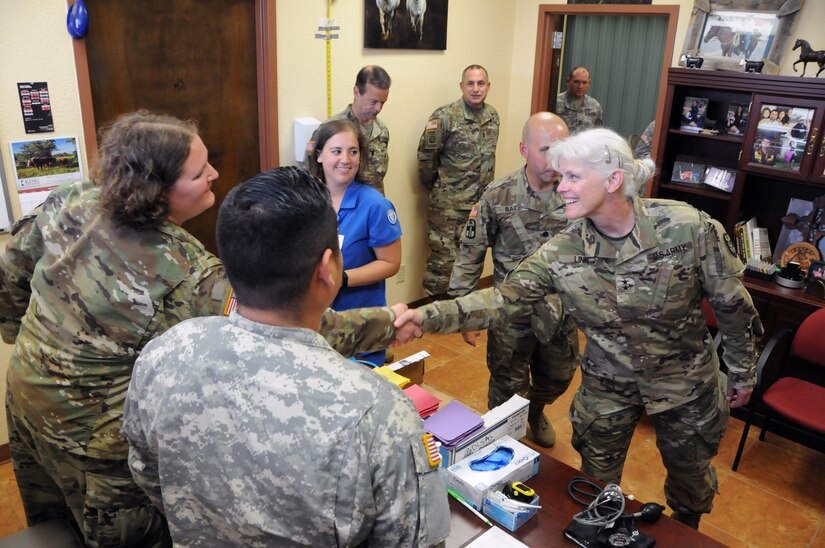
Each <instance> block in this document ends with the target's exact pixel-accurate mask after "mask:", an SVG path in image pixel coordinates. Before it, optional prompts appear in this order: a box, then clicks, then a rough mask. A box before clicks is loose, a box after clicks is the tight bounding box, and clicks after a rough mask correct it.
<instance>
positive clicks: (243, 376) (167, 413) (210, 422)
mask: <svg viewBox="0 0 825 548" xmlns="http://www.w3.org/2000/svg"><path fill="white" fill-rule="evenodd" d="M337 227H338V222H337V217H336V214H335V210H334V209H333V207H332V201H331V199H330V196H329V192H328V191H327V189H326V187H325V186H324V185H323V183H321V182H320V181H319V180H317V179H315V178H314V177H312V176H310V175H309V174H308V173H307V172H306V171H304V170H301V169H298V168H294V167H287V168H279V169H275V170H272V171H269V172H266V173H262V174H259V175H256V176H255V177H253V178H252V179H250V180H249V181H247V182H245V183H242V184H241V185H238V186H236V187H235V188H234V189H232V191H231V192H230V193H229V194H228V195H227V197H226V199H225V200H224V202H223V204H222V205H221V208H220V212H219V214H218V228H217V240H218V249H219V251H220V254H221V257H222V258H223V260H224V264H225V266H226V271H227V274H228V276H229V280H230V281H231V282H232V285H233V287H234V288H235V289H236V290H237V299H238V310H237V312H233V313H232V314H231V315H230V316H229V317H228V318H196V319H192V320H189V321H186V322H183V323H180V324H178V325H177V326H175V327H173V328H172V329H170V330H169V331H167V332H166V333H164V334H163V335H161V336H160V337H158V338H157V339H155V340H153V341H152V342H150V343H149V344H148V345H147V346H146V349H145V350H144V352H143V354H142V355H141V356H140V357H139V358H138V360H137V363H136V364H135V370H134V373H133V377H132V384H131V386H130V388H129V394H128V397H127V401H126V406H125V407H126V409H125V414H124V424H123V431H124V434H125V435H126V437H127V438H128V439H129V443H130V446H131V449H130V452H129V466H130V468H131V470H132V473H133V474H134V476H135V480H136V481H137V482H138V484H140V485H141V487H143V489H144V490H145V491H146V492H147V494H148V495H149V496H150V498H151V499H152V500H153V501H154V502H155V504H156V505H157V506H158V507H159V508H162V509H163V510H164V512H165V514H166V517H167V519H168V521H169V528H170V531H171V534H172V540H173V541H174V543H175V544H176V545H181V546H194V545H221V546H229V545H232V546H286V545H290V546H292V545H306V546H362V545H363V546H430V545H434V544H438V543H440V542H441V541H443V540H444V539H445V538H446V537H447V534H448V533H449V523H450V517H449V514H450V511H449V507H448V506H447V494H446V492H445V490H444V484H443V483H442V480H441V477H440V473H441V469H440V467H439V464H440V458H439V457H438V453H437V449H435V448H434V447H435V446H434V443H433V450H432V451H428V449H427V447H428V445H427V440H428V435H425V432H424V430H423V426H422V422H421V419H420V418H419V416H418V412H417V411H416V409H415V406H414V405H413V403H412V401H411V400H410V399H409V398H408V397H407V396H406V395H405V394H404V393H403V392H402V391H401V390H399V389H398V388H397V387H396V386H394V385H393V384H391V383H390V382H388V381H387V380H386V379H384V378H382V377H381V376H380V375H376V374H375V373H373V372H372V371H370V370H369V368H366V367H364V366H362V365H360V364H358V363H355V362H353V361H351V360H347V359H345V358H344V357H343V356H341V355H339V354H338V353H336V352H335V351H334V350H333V349H332V348H331V347H330V346H329V344H327V343H326V341H324V339H323V338H321V336H320V335H319V334H318V333H317V331H318V327H319V325H320V321H321V314H322V313H323V312H324V310H325V309H326V308H327V307H329V305H330V303H332V300H333V299H334V298H335V296H336V294H337V293H338V290H339V289H340V287H341V281H342V278H341V276H342V272H343V259H342V257H341V251H340V249H339V248H338V234H337Z"/></svg>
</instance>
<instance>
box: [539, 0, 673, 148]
mask: <svg viewBox="0 0 825 548" xmlns="http://www.w3.org/2000/svg"><path fill="white" fill-rule="evenodd" d="M562 15H652V16H661V15H665V16H667V37H666V38H665V52H664V56H663V57H662V73H661V75H660V76H659V98H658V100H657V102H656V119H657V120H662V119H663V118H662V116H663V113H664V108H665V90H666V89H667V71H668V69H669V68H670V63H671V61H672V59H673V47H674V41H675V40H676V23H677V22H678V18H679V6H675V5H667V6H639V5H625V4H610V5H598V6H596V5H583V4H573V5H556V4H541V5H539V20H538V31H537V35H536V61H535V66H534V67H533V98H532V101H531V104H530V113H531V114H535V113H536V112H539V111H541V110H546V109H547V102H548V101H549V99H550V79H551V72H552V60H553V32H555V31H556V30H557V29H558V27H559V24H560V21H561V19H562V18H561V17H560V16H562ZM656 135H657V136H658V132H656ZM655 145H656V143H654V147H653V150H656V148H655Z"/></svg>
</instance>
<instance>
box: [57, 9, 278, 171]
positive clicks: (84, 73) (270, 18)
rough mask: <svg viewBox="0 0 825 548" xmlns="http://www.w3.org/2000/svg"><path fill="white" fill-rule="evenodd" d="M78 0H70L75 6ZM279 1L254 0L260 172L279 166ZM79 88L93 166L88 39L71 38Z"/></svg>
mask: <svg viewBox="0 0 825 548" xmlns="http://www.w3.org/2000/svg"><path fill="white" fill-rule="evenodd" d="M74 2H75V0H67V1H66V4H67V6H72V5H73V4H74ZM275 3H276V0H255V45H256V48H257V66H258V142H259V158H260V166H261V171H264V170H267V169H271V168H273V167H276V166H277V165H278V162H279V160H278V71H277V53H276V35H275V28H276V27H275ZM72 46H73V49H74V60H75V70H76V72H77V88H78V93H79V96H80V118H81V121H82V124H83V142H84V144H85V146H86V162H87V165H88V166H89V168H91V166H92V163H93V162H94V159H95V158H96V157H97V126H96V125H95V114H94V103H93V101H92V82H91V78H90V77H89V59H88V56H87V54H86V42H85V40H82V39H81V40H77V39H75V40H72Z"/></svg>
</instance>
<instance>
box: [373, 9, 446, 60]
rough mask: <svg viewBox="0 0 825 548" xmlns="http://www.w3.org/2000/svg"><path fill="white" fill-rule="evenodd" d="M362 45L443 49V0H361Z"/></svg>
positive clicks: (444, 33) (444, 39) (444, 40)
mask: <svg viewBox="0 0 825 548" xmlns="http://www.w3.org/2000/svg"><path fill="white" fill-rule="evenodd" d="M364 47H365V48H396V49H440V50H444V49H447V0H405V1H404V2H401V1H400V0H364Z"/></svg>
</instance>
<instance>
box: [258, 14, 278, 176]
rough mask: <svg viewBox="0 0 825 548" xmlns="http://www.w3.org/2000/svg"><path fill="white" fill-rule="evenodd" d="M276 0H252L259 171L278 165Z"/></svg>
mask: <svg viewBox="0 0 825 548" xmlns="http://www.w3.org/2000/svg"><path fill="white" fill-rule="evenodd" d="M275 1H276V0H255V44H256V46H257V49H258V143H259V147H260V159H261V171H266V170H269V169H272V168H274V167H277V166H278V163H279V161H278V70H277V66H276V65H277V58H278V56H277V47H276V46H277V40H276V36H275Z"/></svg>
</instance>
